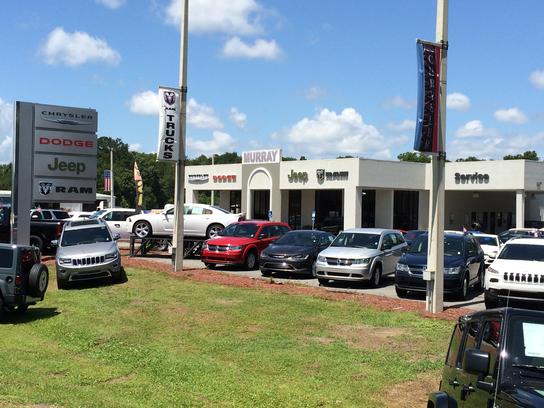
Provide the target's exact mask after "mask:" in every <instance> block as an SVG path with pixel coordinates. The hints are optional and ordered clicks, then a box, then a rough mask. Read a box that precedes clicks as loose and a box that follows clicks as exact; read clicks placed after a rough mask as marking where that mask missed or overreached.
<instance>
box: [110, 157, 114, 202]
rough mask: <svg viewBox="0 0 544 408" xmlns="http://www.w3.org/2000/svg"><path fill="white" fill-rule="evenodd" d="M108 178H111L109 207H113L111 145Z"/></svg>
mask: <svg viewBox="0 0 544 408" xmlns="http://www.w3.org/2000/svg"><path fill="white" fill-rule="evenodd" d="M110 178H111V189H110V208H113V207H114V202H113V197H114V195H113V147H110Z"/></svg>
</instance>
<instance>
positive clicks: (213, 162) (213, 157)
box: [211, 153, 215, 205]
mask: <svg viewBox="0 0 544 408" xmlns="http://www.w3.org/2000/svg"><path fill="white" fill-rule="evenodd" d="M214 165H215V153H212V166H214ZM212 168H213V167H212ZM214 201H215V200H214V191H213V188H212V200H211V203H212V205H214Z"/></svg>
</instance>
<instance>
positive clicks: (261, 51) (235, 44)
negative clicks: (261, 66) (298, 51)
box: [223, 37, 283, 60]
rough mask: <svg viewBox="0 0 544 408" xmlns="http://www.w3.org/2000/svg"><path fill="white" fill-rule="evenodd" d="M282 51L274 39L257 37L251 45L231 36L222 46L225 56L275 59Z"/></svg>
mask: <svg viewBox="0 0 544 408" xmlns="http://www.w3.org/2000/svg"><path fill="white" fill-rule="evenodd" d="M282 54H283V51H282V50H281V48H280V47H279V46H278V44H277V43H276V41H275V40H271V41H267V40H263V39H260V38H259V39H257V40H255V42H254V43H253V45H249V44H246V43H245V42H243V41H242V40H241V39H240V38H239V37H233V38H231V39H230V40H228V41H227V42H226V43H225V45H224V46H223V56H224V57H226V58H250V59H254V58H262V59H267V60H275V59H278V58H280V57H281V56H282Z"/></svg>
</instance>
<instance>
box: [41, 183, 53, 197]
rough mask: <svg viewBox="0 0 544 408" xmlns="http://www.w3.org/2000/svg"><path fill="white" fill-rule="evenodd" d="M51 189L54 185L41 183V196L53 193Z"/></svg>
mask: <svg viewBox="0 0 544 408" xmlns="http://www.w3.org/2000/svg"><path fill="white" fill-rule="evenodd" d="M51 187H53V183H45V182H41V183H40V194H41V195H48V194H49V193H50V192H51Z"/></svg>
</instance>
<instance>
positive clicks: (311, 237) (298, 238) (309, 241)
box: [274, 231, 318, 247]
mask: <svg viewBox="0 0 544 408" xmlns="http://www.w3.org/2000/svg"><path fill="white" fill-rule="evenodd" d="M317 242H318V237H317V236H316V234H315V233H313V232H310V231H291V232H288V233H287V234H285V235H284V236H283V237H281V238H280V239H278V240H277V241H276V242H274V245H293V246H301V247H309V246H310V247H311V246H314V245H315V244H316V243H317Z"/></svg>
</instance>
